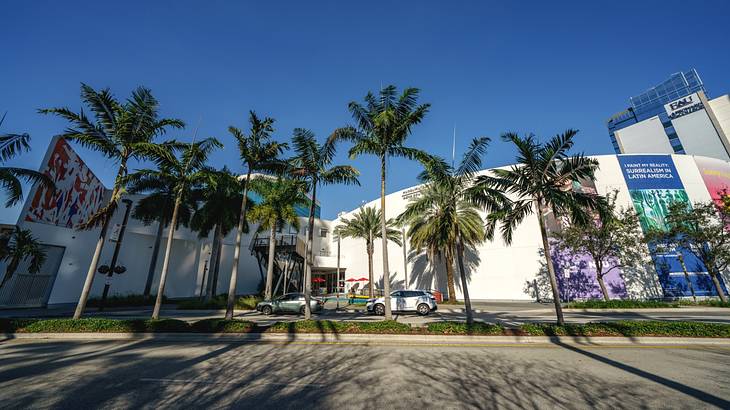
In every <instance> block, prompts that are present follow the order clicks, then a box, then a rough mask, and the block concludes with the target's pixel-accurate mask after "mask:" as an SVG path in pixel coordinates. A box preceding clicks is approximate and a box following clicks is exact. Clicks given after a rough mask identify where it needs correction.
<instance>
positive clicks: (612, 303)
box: [565, 299, 730, 309]
mask: <svg viewBox="0 0 730 410" xmlns="http://www.w3.org/2000/svg"><path fill="white" fill-rule="evenodd" d="M682 306H711V307H728V308H730V303H723V302H722V301H720V300H715V299H709V300H700V301H698V302H696V303H695V302H692V301H689V300H680V301H671V302H664V301H659V300H633V299H623V300H618V299H617V300H609V301H605V300H586V301H581V302H570V303H568V304H566V305H565V307H566V308H569V309H652V308H678V307H682Z"/></svg>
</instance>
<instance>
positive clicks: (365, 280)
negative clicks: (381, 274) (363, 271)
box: [357, 278, 370, 282]
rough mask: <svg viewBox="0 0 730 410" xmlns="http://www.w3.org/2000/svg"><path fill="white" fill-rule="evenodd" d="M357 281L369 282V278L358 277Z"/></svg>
mask: <svg viewBox="0 0 730 410" xmlns="http://www.w3.org/2000/svg"><path fill="white" fill-rule="evenodd" d="M357 281H358V282H370V279H368V278H360V279H358V280H357Z"/></svg>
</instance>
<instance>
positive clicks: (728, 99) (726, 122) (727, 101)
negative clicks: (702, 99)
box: [710, 94, 730, 136]
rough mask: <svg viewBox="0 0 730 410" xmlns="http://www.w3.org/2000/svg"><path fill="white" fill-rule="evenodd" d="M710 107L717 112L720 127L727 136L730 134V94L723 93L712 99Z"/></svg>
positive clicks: (716, 116)
mask: <svg viewBox="0 0 730 410" xmlns="http://www.w3.org/2000/svg"><path fill="white" fill-rule="evenodd" d="M710 108H711V109H712V112H713V113H714V114H715V118H717V121H718V123H719V124H720V129H722V132H723V133H724V134H725V136H730V95H727V94H725V95H723V96H720V97H717V98H714V99H712V100H710Z"/></svg>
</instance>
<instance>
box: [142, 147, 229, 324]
mask: <svg viewBox="0 0 730 410" xmlns="http://www.w3.org/2000/svg"><path fill="white" fill-rule="evenodd" d="M175 145H176V147H175V148H178V149H180V148H181V149H180V150H181V153H180V157H179V158H178V157H176V156H174V155H173V156H166V157H160V158H158V159H157V161H158V168H157V169H141V170H138V171H136V172H135V173H134V174H132V175H130V176H129V177H128V179H129V183H130V185H136V184H139V185H142V186H149V184H147V183H145V181H150V180H159V181H165V182H166V183H167V184H169V185H170V189H171V191H172V192H173V193H174V196H175V202H174V204H173V208H172V216H171V217H170V229H169V232H168V235H167V244H166V246H165V256H164V259H163V260H162V271H161V272H160V284H159V288H158V290H157V298H156V300H155V307H154V309H153V311H152V319H153V320H156V319H159V318H160V309H161V308H162V298H163V295H164V292H165V282H166V280H167V270H168V268H169V265H170V253H171V252H172V241H173V238H174V236H175V228H176V227H177V225H178V217H179V215H180V208H181V207H182V204H184V203H188V201H190V200H191V199H190V197H191V196H192V195H193V194H194V192H195V191H196V189H197V188H199V187H200V186H201V185H202V184H204V183H205V182H206V181H208V180H210V178H212V174H213V172H214V171H213V170H212V169H211V168H210V167H208V165H207V161H208V156H209V155H210V153H211V152H212V151H213V150H215V149H216V148H220V147H222V145H221V143H220V142H218V140H217V139H215V138H206V139H204V140H202V141H197V142H192V143H190V144H185V146H184V148H182V146H181V144H175Z"/></svg>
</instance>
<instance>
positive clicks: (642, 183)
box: [618, 155, 715, 297]
mask: <svg viewBox="0 0 730 410" xmlns="http://www.w3.org/2000/svg"><path fill="white" fill-rule="evenodd" d="M618 161H619V164H620V166H621V172H622V173H623V175H624V179H625V180H626V185H627V186H628V188H629V194H630V195H631V200H632V201H633V203H634V209H635V210H636V213H637V214H638V215H639V221H640V223H641V229H642V231H643V232H647V231H648V230H650V229H660V230H665V231H666V230H667V224H666V216H667V214H668V213H669V204H671V203H672V202H682V203H685V204H687V206H692V205H691V203H690V200H689V196H688V195H687V192H686V191H685V190H684V185H683V184H682V180H681V178H680V177H679V173H678V172H677V168H676V167H675V165H674V161H673V160H672V157H671V156H670V155H626V156H624V155H620V156H619V157H618ZM649 251H650V252H651V254H652V259H653V260H654V266H655V268H656V271H657V274H658V275H659V282H660V283H661V286H662V290H663V292H664V295H665V296H668V297H675V296H691V291H690V289H689V286H688V284H687V280H686V278H685V276H684V270H683V269H682V265H681V263H680V261H679V254H680V253H681V255H682V256H683V258H684V261H685V265H686V266H687V271H688V273H689V277H690V280H691V281H692V284H693V287H694V289H695V294H697V295H698V296H700V295H713V294H714V293H715V291H714V288H713V285H712V281H711V279H710V276H709V275H708V274H707V269H705V266H704V265H703V264H702V261H700V260H699V259H698V258H697V257H696V256H694V255H693V254H692V253H691V252H689V251H688V250H687V249H683V248H677V249H673V250H670V251H667V252H664V253H660V252H658V251H657V249H656V246H655V245H649Z"/></svg>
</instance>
